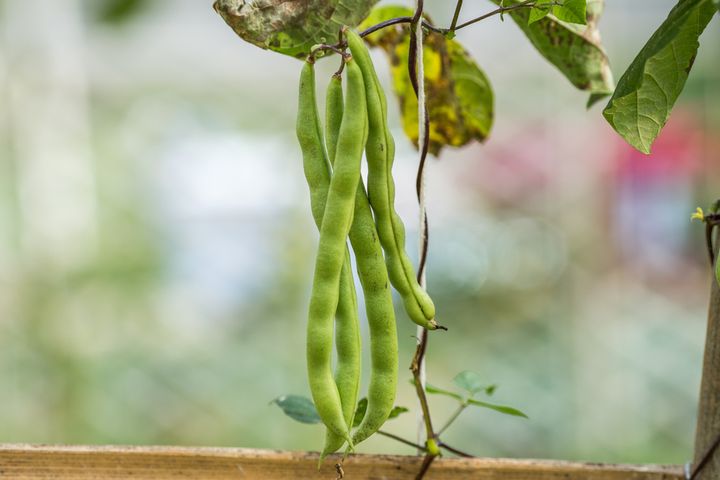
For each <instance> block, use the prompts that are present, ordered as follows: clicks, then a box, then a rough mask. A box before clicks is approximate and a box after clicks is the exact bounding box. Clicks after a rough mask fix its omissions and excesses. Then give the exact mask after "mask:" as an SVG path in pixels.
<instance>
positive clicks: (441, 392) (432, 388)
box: [410, 378, 465, 402]
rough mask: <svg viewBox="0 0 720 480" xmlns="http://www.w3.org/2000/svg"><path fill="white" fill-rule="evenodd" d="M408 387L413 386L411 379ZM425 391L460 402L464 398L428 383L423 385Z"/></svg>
mask: <svg viewBox="0 0 720 480" xmlns="http://www.w3.org/2000/svg"><path fill="white" fill-rule="evenodd" d="M410 385H415V380H414V379H412V378H411V379H410ZM425 391H426V392H427V393H430V394H433V395H445V396H446V397H452V398H454V399H456V400H458V401H460V402H464V401H465V398H464V397H463V396H462V395H460V394H459V393H455V392H451V391H450V390H445V389H443V388H440V387H435V386H433V385H430V384H429V383H426V384H425Z"/></svg>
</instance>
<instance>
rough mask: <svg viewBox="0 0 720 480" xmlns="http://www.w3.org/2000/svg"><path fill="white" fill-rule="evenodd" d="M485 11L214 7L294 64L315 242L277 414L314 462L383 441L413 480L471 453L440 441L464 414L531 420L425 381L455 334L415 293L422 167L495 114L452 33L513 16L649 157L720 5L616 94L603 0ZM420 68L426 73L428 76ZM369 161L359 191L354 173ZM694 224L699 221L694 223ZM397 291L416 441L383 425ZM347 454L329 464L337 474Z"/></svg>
mask: <svg viewBox="0 0 720 480" xmlns="http://www.w3.org/2000/svg"><path fill="white" fill-rule="evenodd" d="M491 2H492V3H494V4H495V6H494V9H492V10H491V11H489V12H487V13H484V14H480V15H475V16H474V17H472V18H471V19H469V20H467V21H464V22H461V14H462V13H463V12H462V11H463V1H462V0H457V1H456V3H455V7H454V10H453V15H452V21H451V23H450V25H449V26H447V27H443V26H438V25H437V24H435V23H434V22H433V21H432V19H431V17H430V16H428V15H427V14H426V12H425V9H424V5H423V3H424V2H423V1H422V0H418V1H417V3H416V8H414V9H412V8H408V7H404V6H393V5H385V6H382V7H376V6H375V4H376V3H377V0H308V1H305V2H290V3H288V2H284V1H282V0H256V1H254V2H246V1H245V0H217V1H216V2H215V4H214V8H215V10H216V11H217V12H218V13H219V14H220V15H221V16H222V18H223V19H224V20H225V21H226V22H227V24H228V25H229V26H230V27H231V28H232V29H233V30H234V31H235V32H236V33H237V34H238V35H239V36H240V37H241V38H243V39H244V40H246V41H248V42H250V43H252V44H254V45H257V46H258V47H260V48H263V49H266V50H270V51H273V52H277V53H280V54H283V55H287V56H290V57H294V58H296V59H299V60H301V61H302V67H301V73H300V81H299V89H298V92H299V94H298V110H297V124H296V133H297V138H298V141H299V144H300V150H301V152H302V161H303V167H304V172H305V177H306V180H307V184H308V189H309V192H310V204H311V212H312V217H313V219H314V220H315V224H316V226H317V228H318V230H319V241H318V248H317V255H316V260H315V270H314V279H313V286H312V291H311V296H310V300H309V307H308V319H307V339H306V342H307V343H306V351H307V373H308V383H309V388H310V392H311V396H312V399H309V398H306V397H302V396H296V395H285V396H282V397H279V398H277V399H275V400H274V403H276V404H277V405H278V406H279V407H280V408H282V409H283V411H284V412H285V413H286V414H287V415H289V416H290V417H292V418H294V419H295V420H298V421H300V422H304V423H322V424H323V425H324V426H325V429H326V437H325V445H324V447H323V448H322V451H321V455H320V462H321V463H322V461H323V459H324V458H325V457H326V456H327V455H329V454H331V453H333V452H336V451H338V450H340V449H341V448H342V447H343V446H345V450H344V451H345V454H347V453H349V452H351V451H353V449H354V448H355V447H356V446H357V445H358V444H360V443H361V442H363V441H364V440H366V439H367V438H369V437H370V436H372V435H374V434H380V435H384V436H387V437H390V438H393V439H395V440H397V441H400V442H402V443H405V444H408V445H410V446H413V447H415V448H417V449H418V450H419V451H422V452H424V453H425V461H424V462H423V465H422V468H421V471H420V472H419V473H418V478H422V477H423V475H424V474H425V472H427V470H428V468H430V465H431V463H432V461H433V460H434V459H435V458H436V457H438V456H439V455H441V453H442V452H443V451H445V452H450V453H453V454H456V455H460V456H471V455H470V454H468V453H465V452H464V451H462V450H460V449H458V448H456V447H454V446H450V445H448V444H447V443H446V442H444V441H443V440H442V438H441V436H442V434H443V433H444V432H445V431H446V430H447V428H448V427H450V425H451V424H453V422H455V420H456V419H457V418H458V417H459V415H460V414H461V413H462V412H463V411H464V410H465V409H466V408H467V407H470V406H478V407H483V408H488V409H492V410H494V411H497V412H500V413H503V414H507V415H513V416H517V417H526V416H525V414H524V413H523V412H521V411H520V410H518V409H515V408H513V407H508V406H503V405H497V404H495V403H492V402H489V401H488V399H487V398H484V399H481V398H478V397H479V396H483V397H489V396H491V395H492V394H493V393H494V391H495V389H496V386H495V385H488V384H486V383H484V382H483V381H482V379H481V378H480V376H479V375H478V374H476V373H474V372H471V371H465V372H461V373H460V374H458V375H457V376H456V377H455V379H454V382H455V384H456V386H457V387H459V389H460V390H459V391H451V390H446V389H442V388H439V387H435V386H432V385H430V384H427V383H426V382H424V379H423V378H422V375H421V369H422V368H421V365H422V362H423V359H424V353H425V349H426V347H427V342H428V338H429V336H428V332H437V331H442V330H448V329H450V330H451V329H452V325H451V322H449V321H448V320H447V319H445V318H443V316H442V312H441V311H439V312H436V308H435V305H434V303H433V301H432V299H431V297H430V295H429V294H428V292H427V291H426V290H425V288H424V285H423V273H424V272H423V269H424V263H425V255H426V253H427V242H428V231H427V228H426V227H427V223H426V220H427V219H426V217H425V213H424V204H423V195H422V179H423V167H424V164H425V159H426V157H427V155H428V154H433V155H436V156H437V155H439V154H440V153H441V151H442V149H443V148H445V147H448V146H450V147H460V146H463V145H466V144H468V143H470V142H473V141H481V142H482V141H484V140H485V139H486V138H487V137H488V135H489V133H490V130H491V127H492V122H493V118H494V115H495V112H494V104H493V92H492V87H491V85H490V81H489V79H488V78H487V76H486V75H485V74H484V73H483V71H482V70H481V69H480V67H479V66H478V65H477V63H476V62H475V61H474V60H473V59H472V58H471V56H470V55H469V53H468V52H467V50H465V48H464V47H463V46H462V45H461V44H460V43H459V42H458V41H457V40H456V38H455V36H456V33H457V32H458V31H459V30H461V29H464V28H467V27H470V26H472V25H479V24H480V22H482V21H485V20H488V19H491V18H499V19H501V20H503V19H505V18H510V19H511V20H512V21H513V22H514V23H515V24H516V25H517V26H518V27H519V28H520V29H521V30H522V31H523V33H524V34H525V35H526V36H527V38H528V39H529V40H530V42H531V43H532V45H533V46H534V47H535V48H536V49H537V50H538V52H539V53H540V54H541V55H542V56H543V57H545V59H547V61H548V62H549V63H551V64H552V65H554V66H555V67H556V68H557V69H559V70H560V72H561V73H562V74H563V75H564V76H565V77H566V78H567V79H568V80H569V81H570V83H571V84H572V85H573V86H574V87H576V88H578V89H581V90H584V91H586V92H587V93H588V94H589V96H588V101H587V107H588V108H590V107H592V106H593V105H594V104H596V103H598V102H600V101H603V100H604V99H606V98H607V97H609V99H608V100H607V104H606V106H605V107H604V109H603V110H602V114H603V116H604V117H605V119H606V120H607V121H608V122H609V124H610V125H611V126H612V127H613V128H614V129H615V131H617V133H618V134H619V135H620V136H621V137H622V138H623V139H625V140H626V141H627V142H628V143H629V144H630V145H632V146H633V147H634V148H636V149H637V150H639V151H641V152H643V153H646V154H647V153H650V150H651V147H652V144H653V142H654V140H655V139H656V138H657V136H658V134H659V133H660V131H661V130H662V128H663V126H664V125H665V123H666V122H667V120H668V117H669V116H670V112H671V110H672V107H673V105H674V103H675V101H676V100H677V98H678V96H679V95H680V93H681V92H682V89H683V87H684V85H685V81H686V80H687V77H688V75H689V73H690V70H691V68H692V64H693V60H694V58H695V55H696V54H697V50H698V47H699V38H700V35H701V34H702V32H703V30H704V29H705V27H706V26H707V24H708V23H709V22H710V20H711V19H712V17H713V16H714V15H715V13H717V11H718V8H719V7H720V0H680V1H679V2H678V3H677V5H676V6H675V7H674V8H673V9H672V10H671V11H670V12H669V14H668V17H667V19H666V20H665V21H664V22H663V23H662V24H661V25H660V26H659V28H658V29H657V31H656V32H655V33H654V34H653V35H652V37H651V38H650V39H649V40H648V41H647V43H646V44H645V46H644V47H643V48H642V50H641V51H640V52H639V53H638V54H637V56H636V58H635V59H634V61H633V62H632V64H631V65H630V67H629V68H628V69H627V70H626V71H625V72H624V73H623V74H622V76H621V77H620V79H619V81H618V83H617V85H615V83H614V80H613V76H612V73H611V71H610V68H609V62H608V58H607V55H606V53H605V51H604V49H603V47H602V44H601V41H600V35H599V30H598V22H599V19H600V16H601V14H602V11H603V7H604V4H603V1H602V0H526V1H520V0H491ZM472 8H473V9H475V8H477V7H476V6H475V5H473V6H472ZM370 47H377V48H381V49H382V50H383V51H385V52H386V53H387V55H388V58H389V59H390V63H391V74H392V77H393V78H392V84H393V91H394V94H395V96H396V97H397V99H398V101H399V106H400V113H401V119H402V125H403V130H404V132H405V134H406V135H407V137H408V138H409V140H410V141H411V142H413V143H414V144H415V145H416V146H417V148H418V150H419V152H420V162H419V168H418V177H417V179H416V187H417V191H418V199H419V201H420V203H421V218H422V220H423V221H422V223H421V246H422V248H421V251H420V262H419V265H418V268H417V269H416V268H415V267H414V265H413V264H412V262H411V261H410V257H409V256H408V255H407V253H406V251H405V248H406V247H405V243H406V238H405V228H404V225H403V221H402V219H401V218H400V216H399V215H398V214H397V212H396V210H395V206H394V203H395V179H393V176H392V165H393V160H394V155H395V140H394V139H393V136H392V134H391V131H390V128H389V124H388V100H387V96H386V94H385V91H384V88H383V86H382V83H381V82H380V80H379V78H378V75H377V73H376V71H375V66H374V65H373V61H372V58H371V56H370V53H369V50H368V49H369V48H370ZM338 57H339V60H340V62H339V68H338V70H337V71H336V72H335V74H334V75H333V76H332V78H331V79H330V81H329V83H328V87H327V92H326V97H327V98H326V111H325V115H324V118H321V115H320V113H319V110H318V106H317V102H316V97H317V94H316V81H315V63H316V62H317V61H321V60H324V59H326V58H335V59H338ZM425 70H428V71H431V73H432V74H431V75H427V77H425V76H424V74H423V73H424V71H425ZM343 78H344V79H345V82H346V88H345V89H343V84H342V81H343ZM363 152H364V156H365V158H366V160H367V168H368V174H367V184H365V182H364V181H363V178H362V176H361V174H360V172H361V164H362V157H363ZM714 213H715V212H714V211H713V214H714ZM698 218H701V219H702V218H703V216H702V212H701V211H700V212H698ZM348 239H349V243H350V247H351V248H352V250H353V252H354V258H355V268H356V270H357V274H358V278H359V280H360V286H361V288H362V290H363V294H364V298H365V309H366V317H367V319H368V327H369V332H370V342H369V343H370V345H369V349H370V356H371V372H370V382H369V388H368V392H367V395H366V396H363V398H360V399H359V397H360V391H359V390H360V389H359V385H360V378H361V371H360V370H361V369H360V363H361V362H360V359H361V356H362V345H361V338H360V333H359V332H360V327H359V318H360V316H359V314H358V300H357V294H356V290H355V284H354V281H353V265H352V262H351V255H350V251H349V248H348ZM719 268H720V266H719ZM718 272H719V273H718V275H719V278H720V270H718ZM391 287H392V288H394V289H395V290H396V291H397V292H398V294H399V296H400V298H401V299H402V305H403V307H404V309H405V312H406V313H407V316H408V317H409V318H410V320H412V321H413V322H414V323H415V324H417V325H418V326H419V327H420V336H419V342H418V346H417V350H416V354H415V356H414V358H413V360H412V362H411V370H412V372H413V378H412V381H411V383H412V385H413V386H414V387H415V389H416V391H417V395H418V398H419V401H420V406H421V409H422V416H423V420H424V425H425V441H424V444H419V443H415V442H412V441H409V440H407V439H403V438H401V437H399V436H397V435H394V434H392V433H389V432H387V431H385V430H383V429H382V427H383V426H384V424H385V423H386V422H387V421H388V420H389V419H392V418H394V417H396V416H398V415H400V414H401V413H403V412H405V411H407V408H405V407H401V406H395V396H396V390H397V384H398V364H399V359H398V338H397V329H396V320H395V312H394V306H393V302H392V295H391ZM436 316H437V317H438V318H436ZM438 319H440V320H438ZM451 333H452V332H451V331H450V332H449V334H451ZM433 334H437V333H433ZM333 348H334V350H335V352H336V356H337V362H336V365H335V369H334V371H333ZM427 394H439V395H444V396H447V397H450V398H453V399H454V400H456V401H457V403H458V406H457V409H456V411H455V412H454V413H453V414H452V415H451V416H450V418H448V419H447V421H446V422H445V424H444V425H443V426H442V427H440V428H438V429H436V428H434V426H433V422H432V418H431V415H430V409H429V404H428V401H427ZM342 458H344V457H339V460H338V461H339V463H338V465H337V469H338V472H339V474H340V476H342V475H343V469H342Z"/></svg>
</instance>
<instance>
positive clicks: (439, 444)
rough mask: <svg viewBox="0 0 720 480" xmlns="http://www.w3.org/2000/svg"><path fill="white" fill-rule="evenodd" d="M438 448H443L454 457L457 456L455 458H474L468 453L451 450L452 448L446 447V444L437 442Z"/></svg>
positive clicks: (455, 449)
mask: <svg viewBox="0 0 720 480" xmlns="http://www.w3.org/2000/svg"><path fill="white" fill-rule="evenodd" d="M438 447H440V448H444V449H445V450H447V451H448V452H452V453H454V454H455V455H457V456H459V457H464V458H475V455H470V454H469V453H465V452H463V451H462V450H458V449H457V448H453V447H451V446H450V445H448V444H447V443H443V442H438Z"/></svg>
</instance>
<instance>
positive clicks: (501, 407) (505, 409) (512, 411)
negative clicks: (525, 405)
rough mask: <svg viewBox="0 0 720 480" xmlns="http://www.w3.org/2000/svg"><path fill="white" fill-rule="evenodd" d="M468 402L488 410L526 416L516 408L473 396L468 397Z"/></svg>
mask: <svg viewBox="0 0 720 480" xmlns="http://www.w3.org/2000/svg"><path fill="white" fill-rule="evenodd" d="M468 403H469V404H470V405H475V406H478V407H483V408H489V409H490V410H495V411H496V412H500V413H504V414H505V415H512V416H514V417H523V418H528V416H527V415H525V414H524V413H523V412H521V411H520V410H518V409H517V408H512V407H507V406H505V405H495V404H493V403H488V402H482V401H480V400H475V399H474V398H471V399H469V400H468Z"/></svg>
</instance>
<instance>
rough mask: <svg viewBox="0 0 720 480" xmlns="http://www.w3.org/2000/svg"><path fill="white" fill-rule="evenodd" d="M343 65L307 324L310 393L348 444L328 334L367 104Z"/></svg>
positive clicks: (351, 66) (350, 65)
mask: <svg viewBox="0 0 720 480" xmlns="http://www.w3.org/2000/svg"><path fill="white" fill-rule="evenodd" d="M346 68H347V72H348V75H347V77H348V91H347V98H346V104H347V107H348V108H347V109H346V110H345V113H344V115H343V117H342V123H341V126H340V133H339V135H338V142H337V158H336V160H335V169H334V171H333V175H332V178H331V180H330V187H329V190H328V193H327V200H326V206H325V211H324V214H323V219H322V223H321V226H320V241H319V245H318V253H317V257H316V260H315V278H314V282H313V286H312V292H311V296H310V308H309V315H308V325H307V367H308V378H309V383H310V392H311V394H312V398H313V402H314V403H315V407H316V408H317V411H318V414H319V415H320V418H321V419H322V420H323V423H324V424H325V425H326V426H327V427H328V429H330V430H332V431H333V433H335V434H336V435H339V436H341V437H343V438H344V439H345V440H346V441H347V442H348V445H349V446H352V440H351V438H350V432H349V428H348V424H347V421H346V420H345V417H344V415H343V410H342V403H341V399H340V394H339V391H338V387H337V385H336V383H335V380H334V379H333V375H332V344H333V339H332V337H333V318H334V316H335V312H336V310H337V305H338V298H339V285H340V275H341V271H342V266H343V263H344V262H345V258H346V257H345V252H346V248H347V236H348V232H349V230H350V225H351V222H352V218H353V209H354V205H353V202H354V197H355V192H356V190H357V184H358V181H359V179H360V161H361V159H362V152H363V140H364V139H365V138H366V135H367V133H366V132H367V107H366V101H365V90H364V86H363V77H362V72H360V69H359V67H358V66H357V64H356V63H355V62H354V61H353V60H352V59H348V61H347V65H346ZM314 124H315V123H314Z"/></svg>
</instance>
